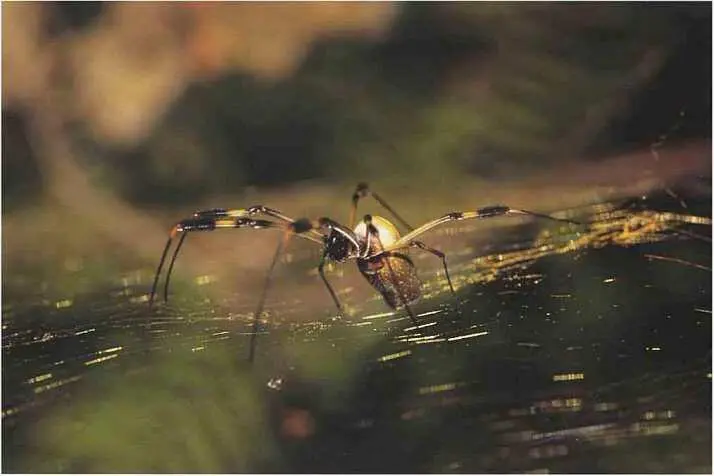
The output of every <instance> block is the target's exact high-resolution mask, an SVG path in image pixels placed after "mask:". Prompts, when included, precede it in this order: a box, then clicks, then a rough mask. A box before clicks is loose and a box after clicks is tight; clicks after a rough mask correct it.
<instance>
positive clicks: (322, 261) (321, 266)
mask: <svg viewBox="0 0 714 476" xmlns="http://www.w3.org/2000/svg"><path fill="white" fill-rule="evenodd" d="M326 256H327V252H323V253H322V258H320V264H319V265H318V267H317V272H318V273H319V274H320V277H321V278H322V281H323V282H324V283H325V286H326V287H327V290H328V291H329V292H330V296H332V300H333V301H334V302H335V306H337V312H339V314H340V316H344V315H345V313H344V311H343V310H342V305H341V304H340V300H339V299H338V298H337V294H335V290H334V289H333V288H332V286H331V285H330V282H329V281H328V280H327V277H326V276H325V258H326Z"/></svg>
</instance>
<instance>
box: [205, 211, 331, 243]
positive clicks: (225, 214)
mask: <svg viewBox="0 0 714 476" xmlns="http://www.w3.org/2000/svg"><path fill="white" fill-rule="evenodd" d="M257 215H258V216H259V215H266V216H267V217H270V218H275V219H277V220H280V221H281V222H283V223H285V224H290V223H295V220H293V219H292V218H290V217H289V216H287V215H284V214H283V213H282V212H280V211H279V210H276V209H274V208H270V207H266V206H265V205H253V206H250V207H248V208H211V209H208V210H200V211H197V212H194V214H193V218H213V219H221V218H243V217H256V216H257ZM306 233H308V234H309V235H311V236H313V237H317V238H320V237H321V235H320V234H319V233H318V232H317V231H316V230H314V229H311V230H307V232H306Z"/></svg>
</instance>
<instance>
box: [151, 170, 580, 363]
mask: <svg viewBox="0 0 714 476" xmlns="http://www.w3.org/2000/svg"><path fill="white" fill-rule="evenodd" d="M367 196H371V197H372V198H374V199H375V200H376V201H377V202H378V203H379V204H380V205H381V206H382V207H384V208H385V209H386V210H387V211H388V212H389V213H391V214H392V216H393V217H394V218H395V219H396V220H397V221H398V222H399V223H400V224H401V225H402V226H403V227H405V228H406V229H407V230H408V231H407V233H406V234H405V235H404V236H402V235H401V234H400V232H399V230H398V229H397V227H396V226H395V225H394V224H393V223H391V222H390V221H389V220H387V219H386V218H383V217H381V216H372V215H365V216H364V217H363V218H362V220H361V221H360V222H359V223H357V224H356V226H355V216H356V213H357V205H358V202H359V200H360V199H361V198H364V197H367ZM513 215H529V216H533V217H538V218H547V219H549V220H556V221H562V222H568V223H572V224H579V223H577V222H574V221H572V220H567V219H562V218H555V217H552V216H549V215H543V214H540V213H535V212H530V211H527V210H521V209H516V208H510V207H508V206H504V205H493V206H488V207H483V208H479V209H477V210H475V211H467V212H452V213H447V214H446V215H443V216H441V217H439V218H437V219H435V220H431V221H429V222H427V223H425V224H424V225H422V226H420V227H419V228H416V229H415V228H413V227H412V226H410V225H409V224H408V223H407V222H406V221H405V220H404V219H403V218H402V217H401V216H400V215H399V214H398V213H397V212H396V211H394V209H392V207H390V206H389V204H387V202H386V201H385V200H383V199H382V197H380V196H379V195H378V194H376V193H375V192H372V191H371V190H370V188H369V186H368V185H367V184H365V183H360V184H358V185H357V188H356V189H355V192H354V194H353V195H352V209H351V213H350V222H349V226H344V225H341V224H339V223H338V222H336V221H334V220H332V219H330V218H327V217H322V218H319V219H317V220H311V219H308V218H300V219H297V220H294V219H292V218H290V217H288V216H286V215H284V214H282V213H281V212H280V211H278V210H275V209H272V208H268V207H266V206H263V205H254V206H252V207H249V208H235V209H225V208H214V209H210V210H202V211H198V212H195V213H194V214H193V216H192V217H191V218H188V219H185V220H182V221H180V222H179V223H177V224H176V225H174V227H173V228H172V229H171V231H170V233H169V238H168V240H167V242H166V246H164V251H163V253H162V255H161V259H160V261H159V265H158V267H157V269H156V275H155V277H154V282H153V285H152V287H151V294H150V297H149V308H151V306H152V305H153V302H154V298H155V296H156V287H157V285H158V281H159V276H160V275H161V270H162V268H163V266H164V262H165V261H166V256H167V254H168V251H169V249H170V247H171V243H172V242H173V240H174V238H176V236H177V235H179V234H180V238H179V242H178V245H177V246H176V248H175V249H174V253H173V255H172V257H171V261H170V262H169V267H168V270H167V273H166V281H165V283H164V300H165V301H167V300H168V289H169V281H170V277H171V271H172V270H173V266H174V263H175V261H176V257H177V256H178V253H179V251H180V250H181V246H182V245H183V243H184V240H185V239H186V236H187V234H188V233H189V232H195V231H213V230H217V229H223V228H227V229H234V228H253V229H264V228H275V229H279V230H282V231H283V238H282V239H281V240H280V241H279V243H278V247H277V249H276V250H275V254H274V255H273V260H272V262H271V263H270V267H269V268H268V272H267V274H266V278H265V284H264V285H263V289H262V292H261V294H260V298H259V300H258V305H257V308H256V311H255V313H254V315H253V331H252V333H251V340H250V350H249V354H248V361H249V362H252V361H253V359H254V357H255V343H256V337H257V334H258V332H257V331H258V323H259V317H260V315H261V314H262V313H263V306H264V304H265V297H266V295H267V291H268V287H269V285H270V278H271V276H272V273H273V269H274V268H275V265H276V263H277V262H278V258H279V257H280V254H281V253H282V251H283V250H284V249H285V247H286V246H287V244H288V240H289V238H290V237H291V236H293V235H295V236H299V237H301V238H304V239H307V240H309V241H311V242H313V243H317V244H319V245H321V246H322V247H323V251H322V257H321V258H320V262H319V264H318V267H317V270H318V273H319V275H320V278H322V281H323V282H324V283H325V286H326V287H327V290H328V291H329V293H330V296H331V297H332V300H333V301H334V303H335V305H336V306H337V310H338V312H339V313H340V315H343V310H342V305H341V303H340V300H339V299H338V298H337V295H336V294H335V291H334V289H333V287H332V286H331V285H330V282H329V281H328V280H327V278H326V276H325V272H324V268H325V264H326V263H327V262H328V261H335V262H338V263H344V262H347V261H349V260H355V261H356V262H357V267H358V269H359V271H360V273H361V274H362V275H363V276H364V277H365V279H366V280H367V282H369V284H371V285H372V287H374V288H375V289H376V290H377V291H379V293H380V294H381V295H382V297H383V298H384V301H385V302H386V303H387V305H388V306H389V307H391V308H392V309H397V308H398V307H399V306H400V305H401V306H403V307H404V309H405V310H406V311H407V313H408V314H409V317H410V318H411V320H412V322H413V323H414V324H415V325H416V324H417V319H416V317H415V316H414V313H413V312H412V310H411V308H410V306H409V305H410V304H412V303H414V302H415V301H416V300H417V299H419V297H420V296H421V285H422V283H421V281H420V280H419V278H418V276H417V272H416V266H415V265H414V263H413V262H412V261H411V259H410V258H409V256H408V255H407V254H405V253H404V252H405V251H406V250H408V249H409V248H418V249H420V250H423V251H426V252H428V253H431V254H432V255H434V256H436V257H437V258H439V259H440V260H441V262H442V265H443V267H444V274H445V276H446V279H447V281H448V283H449V288H450V289H451V293H452V294H453V295H454V297H456V293H455V291H454V287H453V285H452V283H451V277H450V276H449V268H448V265H447V262H446V255H445V254H444V253H442V252H441V251H439V250H436V249H434V248H431V247H429V246H427V245H425V244H424V243H422V242H421V241H418V240H417V239H416V238H417V237H418V236H419V235H422V234H424V233H426V232H427V231H429V230H431V229H433V228H435V227H437V226H439V225H442V224H444V223H448V222H452V221H458V220H470V219H482V218H493V217H499V216H513ZM457 302H458V301H457Z"/></svg>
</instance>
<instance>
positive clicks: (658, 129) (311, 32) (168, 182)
mask: <svg viewBox="0 0 714 476" xmlns="http://www.w3.org/2000/svg"><path fill="white" fill-rule="evenodd" d="M710 32H711V9H710V6H709V5H706V4H676V5H675V4H663V3H659V4H635V3H632V4H630V3H627V4H607V3H598V4H591V3H583V4H573V5H561V4H539V3H531V4H509V3H446V4H438V5H437V4H409V3H399V4H392V3H382V2H380V3H320V2H316V3H299V4H298V3H270V4H268V3H266V4H261V3H231V4H224V3H201V2H195V3H193V2H187V3H175V4H168V3H166V4H163V3H95V2H88V3H85V2H61V3H60V2H48V3H22V2H13V3H7V4H4V5H3V72H4V78H3V79H4V81H3V106H4V107H3V112H2V117H3V145H4V147H3V156H2V159H3V165H2V166H3V222H4V225H5V226H4V227H3V228H4V231H5V233H3V258H4V259H3V261H4V266H3V267H4V270H5V271H11V274H12V275H14V276H17V277H18V279H17V282H15V281H11V282H8V281H7V280H4V285H5V288H6V291H10V292H13V290H15V289H20V288H23V287H24V286H25V284H27V285H30V286H34V287H37V286H36V276H37V273H39V274H40V276H41V280H40V281H41V282H42V283H43V284H42V286H44V287H45V288H47V289H51V288H53V287H57V286H59V287H60V288H62V289H60V290H58V291H57V292H58V293H62V292H66V291H76V290H77V289H81V286H80V287H79V288H78V287H77V286H78V285H77V282H78V280H77V279H75V278H73V277H72V276H74V277H77V276H82V275H84V278H82V279H84V280H86V281H92V279H96V278H99V277H102V276H105V275H107V274H108V269H111V268H112V266H114V265H115V264H116V263H115V262H116V261H118V260H119V261H123V260H126V259H130V260H136V264H137V266H138V265H145V264H146V263H148V262H150V261H152V260H154V259H156V254H157V252H158V250H159V249H160V246H161V243H162V241H163V237H164V236H165V233H166V230H167V228H168V226H170V224H171V223H172V222H173V221H176V220H177V219H179V218H181V217H183V216H185V215H187V214H189V213H190V212H191V211H193V210H194V209H198V208H202V207H208V206H247V205H250V204H253V203H265V204H268V205H271V206H275V207H277V208H282V209H284V211H285V212H286V213H288V214H290V215H294V216H300V215H310V216H316V215H330V216H333V217H335V218H336V219H338V220H340V219H342V220H344V218H345V217H346V209H347V200H346V199H347V198H348V196H349V194H350V193H351V191H352V187H353V186H354V184H355V183H356V182H358V181H369V182H371V183H373V184H374V187H375V188H376V189H378V190H380V191H381V192H382V194H383V195H385V196H387V197H393V200H394V202H395V206H397V207H400V209H402V210H404V212H405V213H406V214H408V215H410V217H411V218H412V221H414V222H419V221H426V220H427V219H430V218H432V216H433V215H435V214H441V213H443V212H445V211H450V210H452V209H459V208H473V207H476V206H481V205H484V204H488V203H495V202H505V203H508V204H510V205H512V206H523V205H524V204H525V203H527V204H528V205H529V206H531V207H532V208H540V209H543V210H552V209H555V208H562V207H566V206H572V205H576V204H580V203H592V202H596V201H598V200H602V199H605V198H607V197H610V196H617V195H618V194H625V193H631V192H632V191H635V192H638V193H639V192H640V191H645V190H647V189H649V188H651V187H653V186H660V185H661V184H662V183H664V182H668V181H675V180H677V179H678V177H681V176H683V175H692V174H703V175H705V176H709V175H710V169H711V164H710V146H709V143H710V141H709V138H710V132H711V114H710V113H711V36H710ZM661 138H664V139H665V140H664V141H662V142H663V143H664V146H663V147H664V148H663V149H662V151H665V150H667V151H669V152H667V153H664V152H659V153H658V155H657V156H655V154H653V153H652V151H651V146H652V144H655V143H657V142H658V141H659V140H660V139H661ZM415 203H419V208H418V209H417V208H414V206H413V204H415ZM410 208H411V209H410ZM248 235H250V234H248ZM224 239H225V240H226V243H229V242H230V246H232V247H234V248H235V249H237V250H240V249H245V247H246V246H254V247H255V248H256V252H257V255H256V257H255V264H254V266H255V267H256V268H258V267H261V266H262V263H264V262H265V259H266V257H267V254H268V253H269V251H267V248H266V251H265V253H261V245H260V244H256V240H255V237H254V236H252V235H251V236H250V237H248V236H240V237H236V236H235V235H233V236H231V237H226V238H224ZM227 246H229V245H225V246H216V245H215V242H212V243H211V244H209V245H205V244H202V243H198V244H196V245H195V246H194V247H193V249H194V251H189V252H188V254H189V257H188V258H186V259H187V262H191V258H190V255H191V253H194V252H195V253H196V255H195V256H197V257H199V258H200V257H203V256H206V255H207V254H210V253H211V252H212V250H215V249H220V250H225V249H226V247H227ZM237 254H238V256H237V257H236V258H235V259H234V260H233V262H231V263H230V264H231V266H248V267H251V266H252V265H253V263H252V260H251V259H246V257H245V256H244V254H242V253H238V252H237ZM68 256H69V257H70V258H68ZM119 256H121V259H120V258H118V257H119ZM128 257H132V258H128ZM132 262H133V261H132ZM90 263H95V264H96V270H95V271H94V272H91V271H90V268H91V267H92V265H91V264H90ZM226 264H228V263H226ZM107 267H108V268H107ZM26 269H30V270H31V271H30V274H31V275H32V276H33V277H32V278H30V277H28V278H26V279H25V278H22V272H23V270H26ZM67 271H69V273H67ZM68 275H69V277H68ZM5 276H6V277H7V276H8V273H5ZM251 279H252V278H251ZM23 283H24V284H23ZM61 283H66V286H64V288H63V286H62V285H61ZM15 284H17V286H15ZM65 288H66V289H65Z"/></svg>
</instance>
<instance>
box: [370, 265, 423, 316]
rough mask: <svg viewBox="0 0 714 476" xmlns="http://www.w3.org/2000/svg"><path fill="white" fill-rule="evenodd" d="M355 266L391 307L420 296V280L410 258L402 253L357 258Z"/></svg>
mask: <svg viewBox="0 0 714 476" xmlns="http://www.w3.org/2000/svg"><path fill="white" fill-rule="evenodd" d="M357 266H358V268H359V270H360V272H361V273H362V276H364V277H365V279H366V280H367V282H368V283H369V284H371V285H372V287H374V289H376V290H377V291H379V293H380V294H381V295H382V297H383V298H384V300H385V302H386V303H387V304H388V305H389V307H391V308H392V309H396V308H398V307H400V306H403V305H404V303H406V304H411V303H413V302H414V301H416V300H418V299H419V298H420V297H421V280H420V279H419V277H418V276H417V272H416V267H415V266H414V263H413V262H412V260H411V259H410V258H409V256H407V255H406V254H403V253H394V254H391V255H389V256H387V257H384V256H380V257H378V258H373V259H359V260H357Z"/></svg>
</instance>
